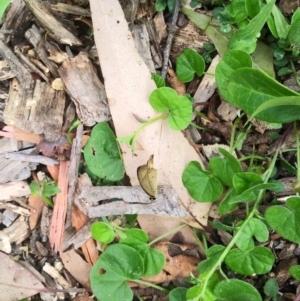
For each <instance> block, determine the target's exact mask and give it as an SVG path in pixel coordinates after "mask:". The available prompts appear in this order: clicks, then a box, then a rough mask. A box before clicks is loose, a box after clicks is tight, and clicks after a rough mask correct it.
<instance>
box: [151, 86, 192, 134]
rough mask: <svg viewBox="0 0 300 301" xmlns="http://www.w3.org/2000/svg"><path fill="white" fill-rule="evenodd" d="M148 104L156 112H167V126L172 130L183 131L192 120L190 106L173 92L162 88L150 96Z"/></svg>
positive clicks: (189, 103) (186, 100)
mask: <svg viewBox="0 0 300 301" xmlns="http://www.w3.org/2000/svg"><path fill="white" fill-rule="evenodd" d="M150 104H151V106H152V107H153V109H154V110H156V111H158V112H165V111H169V112H170V114H169V116H168V124H169V126H170V128H171V129H173V130H184V129H185V128H187V127H188V125H189V124H190V122H191V120H192V115H193V110H192V104H191V102H190V101H189V100H188V98H186V97H184V96H179V95H178V94H177V93H176V91H175V90H173V89H171V88H168V87H162V88H158V89H156V90H154V91H153V92H152V93H151V94H150Z"/></svg>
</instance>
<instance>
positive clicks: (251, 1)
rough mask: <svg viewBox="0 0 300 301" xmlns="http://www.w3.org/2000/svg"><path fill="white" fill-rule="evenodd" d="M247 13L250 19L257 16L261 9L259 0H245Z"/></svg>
mask: <svg viewBox="0 0 300 301" xmlns="http://www.w3.org/2000/svg"><path fill="white" fill-rule="evenodd" d="M245 5H246V9H247V13H248V15H249V16H250V17H251V18H254V17H255V16H256V15H258V14H259V12H260V11H261V8H262V1H261V0H246V1H245Z"/></svg>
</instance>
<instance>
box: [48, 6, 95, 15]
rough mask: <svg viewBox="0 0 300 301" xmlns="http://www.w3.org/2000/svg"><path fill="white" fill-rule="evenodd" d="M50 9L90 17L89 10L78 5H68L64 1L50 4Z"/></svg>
mask: <svg viewBox="0 0 300 301" xmlns="http://www.w3.org/2000/svg"><path fill="white" fill-rule="evenodd" d="M51 9H53V10H56V11H59V12H62V13H66V14H72V15H78V16H85V17H90V16H91V11H90V10H89V9H85V8H82V7H80V6H75V5H69V4H65V3H57V4H56V5H51Z"/></svg>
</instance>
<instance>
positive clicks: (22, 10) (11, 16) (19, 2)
mask: <svg viewBox="0 0 300 301" xmlns="http://www.w3.org/2000/svg"><path fill="white" fill-rule="evenodd" d="M30 15H31V13H30V11H29V10H28V9H27V8H26V5H25V3H24V1H23V0H14V1H11V6H10V8H9V10H8V12H7V14H6V16H5V20H4V22H3V25H2V27H1V31H9V30H12V31H13V34H12V35H10V34H7V35H5V38H4V41H5V43H8V42H9V41H10V40H11V39H12V40H15V39H16V38H18V37H21V38H23V36H24V31H25V30H26V28H27V26H30Z"/></svg>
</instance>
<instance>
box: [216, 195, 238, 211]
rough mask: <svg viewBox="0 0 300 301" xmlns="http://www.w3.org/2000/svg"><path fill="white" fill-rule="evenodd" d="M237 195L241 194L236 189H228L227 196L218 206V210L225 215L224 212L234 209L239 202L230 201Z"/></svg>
mask: <svg viewBox="0 0 300 301" xmlns="http://www.w3.org/2000/svg"><path fill="white" fill-rule="evenodd" d="M237 195H239V194H238V192H237V191H236V190H235V189H230V190H229V191H228V193H227V194H226V196H225V197H224V198H223V200H222V201H221V203H220V204H219V206H218V212H219V213H220V214H221V215H224V214H226V213H228V212H230V211H232V210H234V209H235V208H236V207H237V206H238V205H237V203H230V201H231V200H232V199H233V198H234V197H236V196H237Z"/></svg>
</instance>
